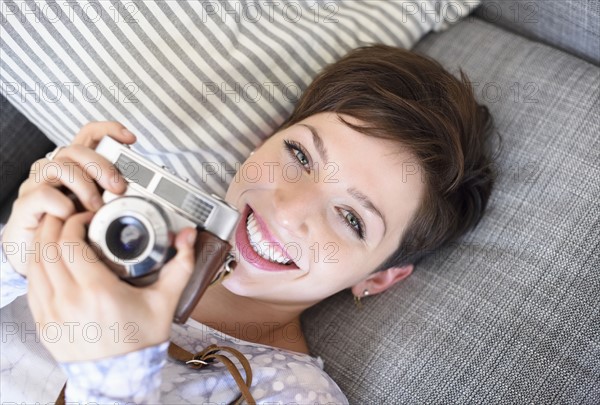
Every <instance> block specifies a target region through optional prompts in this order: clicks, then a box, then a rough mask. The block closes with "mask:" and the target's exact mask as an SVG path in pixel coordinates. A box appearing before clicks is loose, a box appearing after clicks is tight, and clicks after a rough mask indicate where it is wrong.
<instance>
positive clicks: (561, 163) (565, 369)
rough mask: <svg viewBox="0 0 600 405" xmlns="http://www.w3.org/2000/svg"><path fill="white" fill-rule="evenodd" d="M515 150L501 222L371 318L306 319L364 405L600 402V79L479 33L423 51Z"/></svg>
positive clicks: (475, 23) (490, 223)
mask: <svg viewBox="0 0 600 405" xmlns="http://www.w3.org/2000/svg"><path fill="white" fill-rule="evenodd" d="M416 50H417V51H420V52H424V53H425V54H427V55H430V56H432V57H434V58H436V59H437V60H439V61H441V62H442V64H444V65H445V66H446V67H447V68H449V69H450V70H451V71H452V72H457V68H458V67H459V66H460V67H462V68H463V69H464V71H465V72H466V73H467V74H468V75H469V77H470V80H471V81H472V82H473V83H474V86H475V90H476V94H477V96H478V97H479V99H480V101H481V102H483V103H485V104H486V105H487V106H488V107H489V108H490V110H491V113H492V115H493V116H494V117H495V121H496V125H497V130H498V132H499V133H500V134H501V136H502V138H503V142H502V145H503V146H502V154H501V157H500V160H499V164H498V172H499V176H498V178H497V185H496V188H495V190H494V192H493V194H492V198H491V201H490V205H489V210H488V212H487V214H486V215H485V216H484V218H483V219H482V221H481V222H480V224H479V225H478V227H477V228H476V229H475V230H474V231H472V232H471V233H469V234H468V235H466V236H465V237H464V238H463V239H462V240H461V241H460V242H458V243H455V244H454V245H452V246H449V247H447V248H445V249H442V250H440V251H438V252H436V253H434V254H433V255H432V256H430V257H429V258H427V259H425V260H424V261H423V262H422V263H420V264H419V266H417V268H416V270H415V272H414V273H413V275H411V276H410V277H409V278H408V279H406V280H405V281H403V282H402V283H400V284H399V285H396V286H395V287H394V288H393V289H391V290H389V291H387V292H385V293H383V294H381V295H380V296H374V297H367V298H366V299H364V300H363V301H364V307H363V309H362V310H357V309H356V308H355V307H354V305H353V303H352V296H351V294H350V293H348V292H343V293H340V294H338V295H336V296H334V297H332V298H331V299H329V300H326V301H325V302H323V303H321V304H320V305H319V306H317V307H315V308H314V309H312V310H311V311H310V312H308V313H307V314H305V317H304V318H303V322H304V325H305V327H306V329H307V331H308V337H309V339H310V344H311V346H312V347H313V348H314V350H315V351H316V352H318V353H320V354H321V355H322V356H323V358H324V359H325V366H326V369H327V370H328V372H329V373H330V374H331V376H332V377H333V378H334V380H335V381H336V382H338V384H339V385H340V387H341V388H342V390H343V391H344V392H345V393H346V394H347V395H348V398H349V400H350V403H357V404H359V403H382V404H383V403H386V404H387V403H507V404H510V403H587V404H591V403H597V401H598V398H600V312H599V308H600V294H599V293H598V292H599V291H600V273H599V269H600V250H599V248H598V247H599V244H600V198H599V196H600V181H599V180H598V179H600V140H599V136H598V134H600V119H599V116H598V111H599V110H600V106H599V94H600V93H599V92H600V69H599V68H598V67H597V66H594V65H592V64H590V63H587V62H584V61H582V60H580V59H578V58H576V57H573V56H571V55H569V54H567V53H564V52H561V51H558V50H556V49H554V48H551V47H549V46H546V45H542V44H540V43H536V42H532V41H529V40H527V39H524V38H522V37H519V36H517V35H515V34H512V33H509V32H507V31H504V30H503V29H500V28H498V27H496V26H494V25H492V24H489V23H486V22H483V21H481V20H479V19H477V18H475V19H469V20H468V21H463V22H461V23H459V24H458V25H456V26H455V27H453V28H451V29H450V30H449V31H447V32H444V33H443V34H441V35H438V34H432V35H429V36H428V37H426V38H425V39H424V40H423V41H422V42H420V43H419V44H418V45H417V47H416Z"/></svg>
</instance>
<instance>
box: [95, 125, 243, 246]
mask: <svg viewBox="0 0 600 405" xmlns="http://www.w3.org/2000/svg"><path fill="white" fill-rule="evenodd" d="M96 152H98V153H99V154H101V155H102V156H104V157H105V158H106V159H108V160H109V161H110V162H111V163H113V164H114V165H115V167H116V168H117V169H118V170H119V172H120V173H121V175H122V176H123V177H124V178H125V179H126V180H127V181H128V182H129V185H128V187H132V188H133V189H134V190H135V192H136V194H139V195H142V196H145V197H146V198H149V199H151V200H153V201H156V202H158V203H160V204H161V205H164V206H166V207H168V208H170V209H172V210H174V211H175V212H176V213H177V214H179V215H181V216H183V217H185V218H187V219H189V220H190V221H192V222H193V223H194V224H196V225H197V226H198V227H200V228H201V229H204V230H207V231H208V232H211V233H212V234H214V235H215V236H217V237H219V238H220V239H222V240H224V241H227V240H228V239H229V237H230V236H231V233H232V232H233V230H234V229H235V227H236V225H237V222H238V219H239V216H240V214H239V212H238V211H237V210H236V209H235V208H234V207H232V206H231V205H229V204H227V203H226V202H225V201H223V200H222V199H221V198H219V197H218V196H216V195H214V194H210V195H209V194H207V193H205V192H204V191H202V190H201V189H199V188H197V187H195V186H193V185H191V184H189V183H188V182H186V181H185V180H183V179H181V178H179V177H178V176H176V175H174V174H172V173H171V172H169V171H167V170H165V169H164V168H162V167H160V166H158V165H157V164H155V163H153V162H151V161H150V160H148V159H146V158H144V157H142V156H140V155H139V154H137V153H136V152H134V151H133V150H131V148H129V146H128V145H124V144H121V143H120V142H118V141H115V140H114V139H112V138H111V137H110V136H105V137H104V138H103V139H102V140H101V141H100V143H99V144H98V147H97V148H96Z"/></svg>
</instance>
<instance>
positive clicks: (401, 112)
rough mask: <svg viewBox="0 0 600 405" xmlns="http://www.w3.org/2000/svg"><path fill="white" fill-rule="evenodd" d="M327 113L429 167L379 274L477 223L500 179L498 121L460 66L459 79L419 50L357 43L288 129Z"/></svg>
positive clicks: (304, 99) (311, 90) (319, 80)
mask: <svg viewBox="0 0 600 405" xmlns="http://www.w3.org/2000/svg"><path fill="white" fill-rule="evenodd" d="M321 112H335V113H338V114H346V115H349V116H352V117H354V118H356V119H358V120H360V121H362V122H364V123H365V125H364V126H363V125H361V126H356V125H352V124H350V123H348V122H347V121H345V120H343V121H344V123H345V124H346V125H348V126H349V127H351V128H353V129H354V130H356V131H359V132H361V133H364V134H366V135H371V136H375V137H378V138H384V139H390V140H393V141H396V142H398V143H399V144H400V145H401V146H402V147H403V149H404V150H408V151H409V152H410V153H411V154H412V155H413V156H414V158H416V162H417V164H418V165H419V166H420V167H421V169H422V171H423V174H424V176H423V178H424V181H425V183H426V187H425V189H426V191H425V195H424V198H423V201H422V202H421V204H420V206H419V208H418V209H417V212H416V213H415V215H414V217H413V218H412V220H411V222H410V223H409V225H408V226H407V228H406V230H405V231H404V234H403V235H401V236H400V240H399V245H398V249H397V250H396V251H395V252H394V253H393V254H392V255H391V256H389V257H388V258H387V259H386V260H385V261H384V262H383V263H382V264H381V265H380V266H379V267H378V268H377V269H376V271H377V270H385V269H387V268H389V267H392V266H401V265H404V264H409V263H413V264H416V263H417V262H418V261H419V260H421V258H423V257H424V256H426V255H427V254H428V253H431V252H432V251H434V250H435V249H437V248H439V247H440V246H442V245H444V244H446V243H449V242H451V241H454V240H456V239H457V238H458V237H460V236H461V235H463V234H464V233H465V232H466V231H467V230H469V229H470V228H472V227H475V226H476V225H477V223H478V222H479V220H480V218H481V216H482V215H483V212H484V210H485V207H486V205H487V202H488V199H489V196H490V194H491V191H492V186H493V184H494V172H493V169H492V165H493V159H492V157H491V155H490V152H489V149H490V147H489V142H488V138H489V137H490V135H491V133H492V118H491V115H490V114H489V111H488V109H487V108H486V107H485V106H481V105H478V104H477V102H476V100H475V96H474V94H473V89H472V87H471V84H470V83H469V81H468V79H467V76H466V75H465V74H464V73H463V71H462V70H460V79H458V78H456V77H454V76H453V75H452V74H450V73H448V72H447V71H446V70H445V69H444V68H443V67H442V66H441V65H440V64H439V63H438V62H436V61H434V60H432V59H430V58H428V57H426V56H423V55H420V54H418V53H415V52H411V51H407V50H403V49H399V48H394V47H390V46H385V45H374V46H368V47H362V48H357V49H355V50H353V51H351V52H350V53H348V54H347V55H346V56H345V57H343V58H342V59H340V60H339V61H337V62H335V63H333V64H331V65H329V66H327V67H326V68H325V69H324V70H323V71H322V72H321V73H320V74H319V75H318V76H317V77H316V78H315V80H314V81H313V82H312V83H311V84H310V86H309V87H308V88H307V89H306V90H305V91H304V92H303V94H302V96H301V97H300V99H299V100H298V103H297V104H296V107H295V109H294V111H293V113H292V115H291V116H290V117H289V118H288V119H287V120H286V121H285V122H284V124H283V126H282V127H283V128H286V127H288V126H290V125H293V124H295V123H297V122H299V121H301V120H303V119H305V118H307V117H309V116H312V115H314V114H317V113H321ZM340 118H341V117H340ZM399 181H400V180H399Z"/></svg>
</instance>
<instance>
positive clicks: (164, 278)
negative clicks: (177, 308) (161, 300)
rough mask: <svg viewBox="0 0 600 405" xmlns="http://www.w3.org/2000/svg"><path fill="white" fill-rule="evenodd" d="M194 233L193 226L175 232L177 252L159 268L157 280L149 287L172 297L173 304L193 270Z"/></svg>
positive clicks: (195, 233) (175, 302)
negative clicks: (177, 232)
mask: <svg viewBox="0 0 600 405" xmlns="http://www.w3.org/2000/svg"><path fill="white" fill-rule="evenodd" d="M196 235H197V232H196V230H195V229H194V228H184V229H183V230H181V231H180V232H179V234H177V237H176V238H175V248H176V249H177V254H176V255H175V256H174V257H173V258H172V259H171V260H169V262H168V263H167V264H165V266H164V267H163V268H162V269H161V271H160V274H159V277H158V281H157V282H156V283H155V284H153V285H151V286H150V287H149V288H151V289H154V290H159V291H162V292H163V293H164V294H165V295H168V296H169V297H173V305H176V304H177V301H178V300H179V297H180V296H181V294H182V293H183V289H184V288H185V286H186V285H187V283H188V281H189V279H190V277H191V275H192V273H193V271H194V265H195V252H194V244H195V240H196Z"/></svg>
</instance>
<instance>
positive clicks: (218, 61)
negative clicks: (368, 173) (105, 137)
mask: <svg viewBox="0 0 600 405" xmlns="http://www.w3.org/2000/svg"><path fill="white" fill-rule="evenodd" d="M478 2H479V1H449V0H444V1H413V2H409V1H368V2H358V1H345V2H334V1H319V2H315V1H313V2H306V1H302V2H300V1H295V2H294V1H281V0H278V1H257V2H240V1H220V2H217V1H183V2H176V1H162V2H135V3H134V2H123V3H119V2H108V1H90V2H73V1H70V2H60V1H59V2H54V1H52V2H47V3H46V2H32V1H29V2H22V1H9V0H6V1H2V5H1V10H0V12H1V16H0V17H1V18H2V25H1V27H2V28H1V30H2V31H1V35H0V52H1V53H2V64H1V65H0V81H1V85H2V93H3V94H4V96H5V97H6V98H8V99H9V100H10V101H11V102H12V103H13V104H14V105H15V106H16V107H17V108H18V109H19V110H21V111H22V112H23V113H24V114H25V115H26V116H27V117H28V118H29V119H30V120H31V121H32V122H33V123H35V124H36V125H37V126H38V127H39V128H40V129H41V130H42V131H43V132H44V133H46V135H47V136H48V137H49V138H50V139H51V140H52V141H54V142H55V143H57V144H67V143H69V142H70V140H71V139H72V137H73V136H74V134H75V133H76V132H77V131H78V129H79V128H80V127H81V126H82V125H84V124H85V123H87V122H89V121H100V120H116V121H120V122H122V123H123V124H124V125H126V126H127V127H128V128H129V129H130V130H131V131H132V132H133V133H135V134H136V135H138V139H139V141H138V143H137V145H136V148H137V150H138V151H140V152H142V153H144V154H146V155H147V156H148V157H149V158H151V159H153V160H154V161H156V162H157V163H159V164H166V165H167V166H169V167H171V168H172V169H173V170H174V171H175V172H177V173H179V174H181V175H182V176H185V177H188V178H190V181H191V182H194V183H196V184H201V185H202V186H203V187H204V189H206V190H208V191H210V192H214V193H216V194H219V195H224V193H225V190H226V187H227V184H228V183H229V182H230V181H231V179H232V177H233V175H234V173H235V169H236V167H237V166H239V164H240V163H241V162H243V161H244V160H245V157H246V156H247V155H248V154H249V152H250V151H251V150H252V149H253V148H254V147H255V145H257V144H259V143H260V141H261V140H262V139H264V138H265V137H267V136H269V135H270V134H271V133H273V132H274V131H275V130H276V129H277V127H278V126H279V125H280V124H281V122H282V121H283V120H284V119H285V117H286V116H287V115H288V114H289V113H290V112H291V110H292V107H293V105H294V102H295V100H296V99H297V98H298V96H299V94H300V93H301V92H302V90H303V89H304V88H305V87H306V86H307V85H308V84H309V83H310V81H311V78H312V77H314V76H315V75H316V73H317V72H318V71H319V70H320V69H321V68H322V67H323V66H325V65H326V64H328V63H331V62H333V61H334V60H336V59H337V58H339V57H340V56H342V55H343V54H345V53H346V52H347V51H348V50H350V49H352V48H355V47H357V46H360V45H365V44H370V43H385V44H388V45H395V46H399V47H404V48H410V47H412V46H413V45H414V44H415V43H416V42H417V41H418V40H419V38H421V37H422V36H423V35H425V34H426V33H428V32H430V31H431V30H441V29H443V28H445V27H446V26H447V25H448V24H449V23H452V22H455V21H457V20H458V19H460V18H461V17H463V16H465V15H467V14H468V13H469V12H470V11H471V10H472V9H473V8H474V7H475V5H477V3H478Z"/></svg>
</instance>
